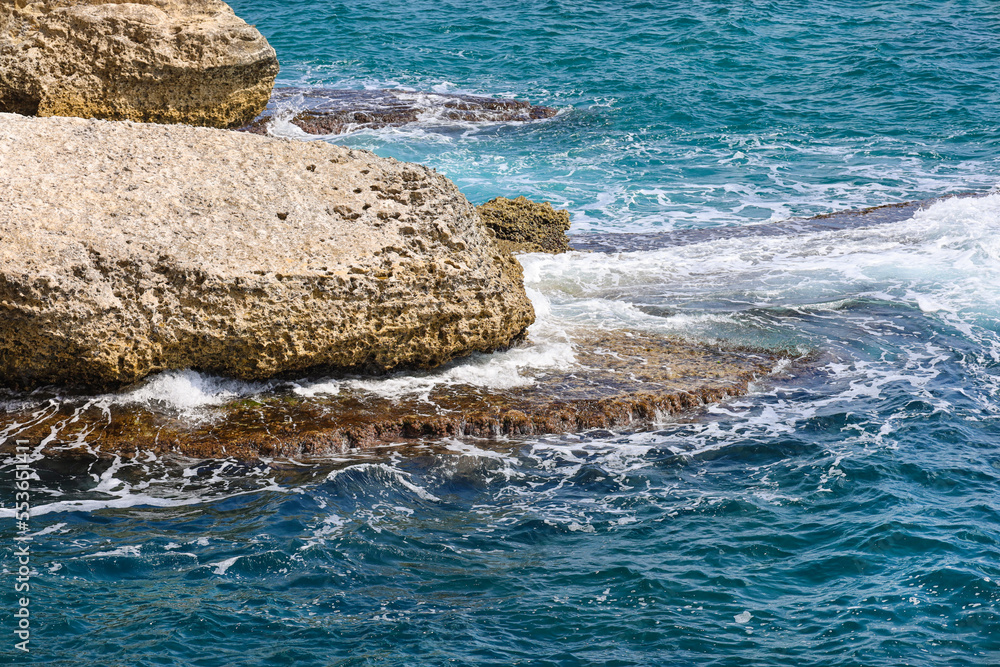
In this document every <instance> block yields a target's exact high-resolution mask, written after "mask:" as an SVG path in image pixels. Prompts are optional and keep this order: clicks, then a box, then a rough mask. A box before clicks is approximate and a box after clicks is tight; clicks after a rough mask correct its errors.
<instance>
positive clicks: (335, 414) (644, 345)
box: [0, 331, 783, 459]
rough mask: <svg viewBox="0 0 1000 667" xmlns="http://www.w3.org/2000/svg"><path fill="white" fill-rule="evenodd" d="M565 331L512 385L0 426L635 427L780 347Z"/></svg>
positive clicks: (107, 450)
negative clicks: (553, 358)
mask: <svg viewBox="0 0 1000 667" xmlns="http://www.w3.org/2000/svg"><path fill="white" fill-rule="evenodd" d="M574 343H575V354H574V356H575V358H574V361H573V362H572V363H569V364H567V365H566V366H565V367H561V368H555V369H535V370H533V371H526V373H525V380H526V382H525V383H524V384H522V385H521V386H517V387H513V388H511V387H504V388H484V387H482V386H472V385H468V384H466V385H462V384H458V385H456V384H453V383H444V384H439V385H437V386H435V387H433V388H431V389H429V390H427V391H417V392H413V393H410V394H403V395H392V396H387V395H385V394H383V393H379V392H377V391H373V390H372V388H371V386H370V385H367V388H366V385H364V384H354V385H352V384H351V383H350V382H344V383H342V384H341V386H340V387H339V389H336V390H333V391H334V392H335V393H332V394H322V393H319V394H313V395H305V396H303V395H301V393H296V392H294V391H293V390H291V389H287V388H286V390H285V391H284V393H282V391H281V390H280V388H278V389H275V388H271V389H269V390H268V391H267V392H266V393H264V394H261V395H258V396H254V397H250V398H244V399H241V400H235V401H232V402H231V403H229V404H228V405H225V406H222V407H220V408H218V409H213V410H209V411H207V412H202V413H201V417H200V418H195V417H193V416H192V415H190V414H185V415H180V416H178V415H177V414H175V413H171V412H169V411H163V410H157V409H156V408H155V406H154V407H150V404H148V403H147V404H146V405H142V406H137V405H134V404H130V403H128V402H124V403H123V402H120V400H117V399H114V398H113V397H104V398H100V399H98V400H93V401H92V402H91V403H89V404H86V405H82V406H81V403H80V402H75V403H74V402H73V401H63V402H62V403H61V404H59V405H58V407H53V406H55V405H56V403H52V404H51V405H50V407H49V408H47V409H42V410H38V409H28V408H25V409H24V410H22V411H20V412H19V411H17V410H12V411H9V412H8V413H7V414H6V415H4V416H3V417H2V420H3V421H0V426H6V425H9V424H11V423H18V424H22V425H27V426H22V427H21V428H20V429H19V430H16V432H15V431H11V430H9V429H8V431H7V432H8V433H9V434H10V438H9V441H13V440H14V439H17V440H21V441H24V442H27V443H30V444H32V445H38V444H39V443H41V442H42V441H43V439H45V438H47V437H48V438H50V439H49V441H48V442H49V449H50V450H51V451H53V452H57V451H58V452H63V453H65V452H67V451H72V450H74V449H77V448H81V447H83V448H85V449H91V450H94V451H97V452H101V453H104V454H125V455H135V454H140V453H143V452H153V453H156V454H166V453H175V454H181V455H186V456H192V457H226V456H233V457H237V458H241V459H252V458H255V457H259V456H288V457H303V456H324V455H331V454H337V453H342V452H345V451H348V450H352V449H367V448H371V447H375V446H378V445H382V444H387V443H399V442H405V441H408V440H410V441H412V440H414V439H430V440H434V439H438V438H442V437H464V436H473V437H481V438H495V437H500V436H521V435H541V434H551V433H566V432H577V431H582V430H587V429H593V428H603V429H609V428H611V429H613V428H625V427H627V428H643V427H649V426H650V425H652V424H653V423H656V422H659V421H662V420H664V419H671V418H674V417H677V416H679V415H684V414H689V413H692V412H694V411H697V410H698V409H699V408H701V407H702V406H704V405H705V404H706V403H710V402H715V401H720V400H724V399H726V398H728V397H733V396H738V395H740V394H743V393H745V392H746V391H747V389H748V383H749V382H751V381H752V380H754V379H755V378H761V377H762V376H766V375H767V374H768V373H770V372H771V371H772V370H773V369H774V367H775V365H776V363H778V361H779V359H781V358H782V357H783V355H782V353H780V352H767V351H762V350H749V349H725V348H719V347H716V346H710V345H704V344H696V343H690V342H684V341H680V340H675V339H671V338H663V337H659V336H653V335H650V334H643V333H637V332H627V331H619V332H607V333H599V334H590V335H587V334H584V335H580V336H579V337H577V338H576V339H575V340H574ZM401 379H402V378H401ZM389 382H393V379H392V378H390V379H389ZM332 383H334V384H335V383H336V380H333V381H332ZM290 386H294V385H290ZM54 432H55V433H58V437H55V438H52V437H51V435H52V433H54Z"/></svg>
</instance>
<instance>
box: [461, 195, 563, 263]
mask: <svg viewBox="0 0 1000 667" xmlns="http://www.w3.org/2000/svg"><path fill="white" fill-rule="evenodd" d="M476 210H477V211H478V212H479V215H480V216H481V217H482V219H483V222H484V223H485V224H486V226H487V227H488V228H489V230H490V231H492V232H493V233H494V234H495V235H496V238H497V242H498V243H499V244H500V247H502V248H504V249H505V250H508V251H510V252H547V253H551V254H553V255H558V254H559V253H563V252H566V251H567V250H569V236H567V235H566V232H568V231H569V225H570V223H569V211H566V210H563V209H555V208H552V204H549V203H548V202H546V203H544V204H543V203H539V202H535V201H531V200H530V199H528V198H527V197H518V198H517V199H507V198H506V197H497V198H496V199H491V200H490V201H488V202H486V203H485V204H483V205H482V206H478V207H477V208H476Z"/></svg>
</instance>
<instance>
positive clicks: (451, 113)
mask: <svg viewBox="0 0 1000 667" xmlns="http://www.w3.org/2000/svg"><path fill="white" fill-rule="evenodd" d="M556 113H557V110H556V109H553V108H552V107H545V106H536V105H533V104H531V103H530V102H526V101H524V100H513V99H506V98H496V97H483V96H479V95H462V94H458V93H422V92H414V91H407V90H336V89H329V88H276V89H275V90H274V92H273V93H272V94H271V100H270V102H268V105H267V108H266V109H265V110H264V112H263V113H262V114H261V115H260V116H258V117H257V118H256V119H255V120H254V121H253V122H252V123H250V124H249V125H247V126H245V127H243V128H241V129H242V130H243V131H246V132H252V133H254V134H268V133H269V131H270V129H271V127H272V124H273V122H274V121H275V120H276V119H284V120H287V121H288V122H290V123H291V124H292V125H295V126H296V127H298V128H299V129H300V130H302V131H303V132H305V133H306V134H314V135H329V134H345V133H347V132H354V131H357V130H377V129H379V128H383V127H399V126H402V125H406V124H409V123H415V122H417V121H420V120H432V119H434V120H439V121H445V122H464V123H484V122H493V123H497V122H527V121H531V120H540V119H543V118H552V117H553V116H555V115H556Z"/></svg>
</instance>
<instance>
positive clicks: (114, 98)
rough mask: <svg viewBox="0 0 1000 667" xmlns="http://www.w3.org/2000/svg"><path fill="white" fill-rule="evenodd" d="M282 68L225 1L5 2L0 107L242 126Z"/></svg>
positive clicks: (0, 10) (0, 23) (0, 11)
mask: <svg viewBox="0 0 1000 667" xmlns="http://www.w3.org/2000/svg"><path fill="white" fill-rule="evenodd" d="M277 73H278V59H277V56H276V55H275V52H274V49H272V48H271V46H270V45H269V44H268V43H267V40H265V39H264V37H263V36H262V35H261V34H260V33H259V32H258V31H257V30H256V29H255V28H253V27H252V26H249V25H247V24H246V23H245V22H243V20H242V19H240V18H238V17H237V16H236V15H235V14H234V13H233V10H232V9H231V8H230V7H229V5H227V4H226V3H224V2H221V1H220V0H141V1H140V2H121V1H116V0H35V1H31V0H16V1H15V0H3V1H2V2H0V112H12V113H19V114H23V115H31V116H34V115H38V116H79V117H82V118H105V119H111V120H125V119H128V120H135V121H142V122H155V123H187V124H190V125H207V126H210V127H239V126H241V125H245V124H246V123H248V122H250V121H251V120H252V119H253V118H254V117H255V116H256V115H257V114H258V113H260V111H261V110H262V109H264V107H265V105H266V104H267V101H268V98H269V97H270V94H271V88H272V86H273V84H274V78H275V76H276V75H277Z"/></svg>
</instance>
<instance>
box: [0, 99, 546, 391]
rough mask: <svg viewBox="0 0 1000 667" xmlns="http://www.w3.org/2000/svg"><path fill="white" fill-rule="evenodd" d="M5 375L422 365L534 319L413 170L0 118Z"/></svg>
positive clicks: (321, 154)
mask: <svg viewBox="0 0 1000 667" xmlns="http://www.w3.org/2000/svg"><path fill="white" fill-rule="evenodd" d="M0 165H2V169H0V386H3V385H6V386H18V387H35V386H39V385H43V384H47V383H59V384H82V385H93V386H116V385H123V384H128V383H132V382H135V381H137V380H139V379H141V378H143V377H145V376H146V375H148V374H150V373H154V372H157V371H161V370H166V369H177V368H194V369H199V370H204V371H210V372H213V373H219V374H222V375H226V376H232V377H237V378H244V379H253V378H265V377H271V376H274V375H277V374H280V373H288V372H301V371H303V370H305V369H310V368H315V367H328V368H340V369H366V370H373V371H379V372H383V371H386V370H390V369H393V368H398V367H434V366H436V365H439V364H441V363H444V362H446V361H448V360H449V359H452V358H454V357H457V356H461V355H466V354H469V353H472V352H486V351H491V350H495V349H497V348H503V347H505V346H508V345H509V344H511V342H513V341H515V340H517V339H518V338H519V337H520V336H521V335H522V334H523V333H524V331H525V329H526V327H527V326H528V325H529V324H531V322H532V321H533V319H534V312H533V310H532V307H531V303H530V301H528V299H527V297H526V295H525V292H524V287H523V284H522V280H521V268H520V265H519V264H518V263H517V261H516V260H514V259H513V258H511V257H510V256H509V255H508V254H507V253H504V252H502V251H501V250H500V249H499V248H498V247H497V246H496V244H495V243H494V241H493V239H492V238H491V236H490V235H489V233H488V232H487V231H486V229H485V228H484V227H483V226H482V222H481V221H480V219H479V216H478V215H477V214H476V212H475V209H474V208H473V207H472V205H471V204H469V202H468V201H467V200H466V199H465V197H464V196H462V194H461V193H460V192H459V191H458V189H457V188H456V187H455V186H454V184H452V183H451V182H450V181H449V180H448V179H446V178H444V177H443V176H441V175H439V174H437V173H436V172H434V171H433V170H431V169H428V168H426V167H423V166H420V165H415V164H407V163H401V162H397V161H395V160H392V159H383V158H379V157H376V156H375V155H373V154H371V153H368V152H365V151H352V150H348V149H346V148H342V147H337V146H332V145H330V144H327V143H324V142H293V141H286V140H280V139H273V138H269V137H258V136H253V135H250V134H243V133H235V132H224V131H220V130H212V129H208V128H196V127H189V126H180V125H177V126H163V125H144V124H135V123H128V122H125V123H114V122H106V121H94V120H82V119H76V118H25V117H22V116H16V115H11V114H0Z"/></svg>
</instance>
